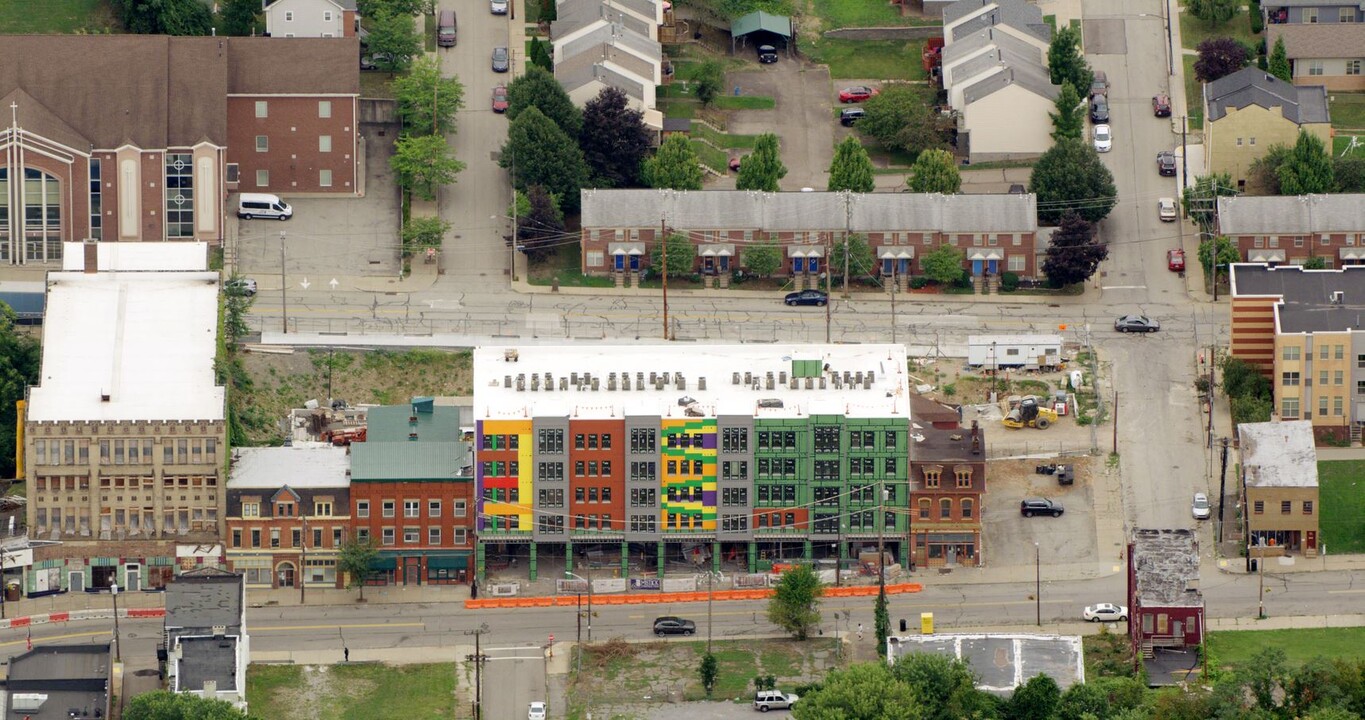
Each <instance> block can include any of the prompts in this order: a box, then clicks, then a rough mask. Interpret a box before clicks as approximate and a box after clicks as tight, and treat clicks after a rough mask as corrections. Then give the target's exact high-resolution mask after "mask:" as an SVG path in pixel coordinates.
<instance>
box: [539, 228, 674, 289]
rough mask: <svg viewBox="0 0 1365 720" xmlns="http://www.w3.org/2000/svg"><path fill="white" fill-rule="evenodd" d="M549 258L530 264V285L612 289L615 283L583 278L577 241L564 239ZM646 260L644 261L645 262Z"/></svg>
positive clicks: (605, 279) (609, 280)
mask: <svg viewBox="0 0 1365 720" xmlns="http://www.w3.org/2000/svg"><path fill="white" fill-rule="evenodd" d="M563 242H564V244H563V245H560V246H559V247H557V248H555V252H554V253H553V254H552V255H550V256H549V257H547V258H545V259H544V260H541V261H539V262H535V263H532V264H531V269H530V272H528V273H527V280H528V281H529V282H530V283H531V284H532V285H553V284H555V283H556V282H558V283H559V285H560V286H562V287H613V286H615V285H616V282H615V281H614V280H612V279H611V278H605V277H585V276H584V275H583V271H582V269H581V268H582V267H583V264H582V257H583V255H582V250H581V249H580V248H579V245H578V241H577V240H571V239H569V238H566V239H565V240H564V241H563ZM647 261H648V260H646V262H647Z"/></svg>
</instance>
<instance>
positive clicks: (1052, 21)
mask: <svg viewBox="0 0 1365 720" xmlns="http://www.w3.org/2000/svg"><path fill="white" fill-rule="evenodd" d="M1043 22H1045V23H1047V26H1048V27H1050V28H1052V34H1053V35H1056V34H1057V16H1056V15H1044V16H1043Z"/></svg>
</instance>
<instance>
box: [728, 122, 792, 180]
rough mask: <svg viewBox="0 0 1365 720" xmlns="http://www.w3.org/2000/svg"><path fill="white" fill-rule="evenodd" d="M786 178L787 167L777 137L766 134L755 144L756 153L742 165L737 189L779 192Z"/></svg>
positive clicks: (759, 137)
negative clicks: (781, 183)
mask: <svg viewBox="0 0 1365 720" xmlns="http://www.w3.org/2000/svg"><path fill="white" fill-rule="evenodd" d="M786 176H787V166H786V165H783V164H782V153H781V151H780V150H779V149H778V145H777V136H776V135H774V134H772V133H764V134H762V135H759V136H758V140H757V141H755V142H754V151H753V152H752V153H749V156H748V157H746V158H744V162H742V163H740V165H739V178H738V179H737V180H736V181H735V187H736V188H738V189H740V190H763V191H765V192H777V191H778V190H780V189H781V187H779V186H778V184H777V183H778V181H779V180H781V179H782V178H784V177H786Z"/></svg>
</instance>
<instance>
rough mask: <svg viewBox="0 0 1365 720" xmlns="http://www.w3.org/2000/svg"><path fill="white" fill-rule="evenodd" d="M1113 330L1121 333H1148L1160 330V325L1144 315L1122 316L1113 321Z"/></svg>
mask: <svg viewBox="0 0 1365 720" xmlns="http://www.w3.org/2000/svg"><path fill="white" fill-rule="evenodd" d="M1114 329H1115V330H1117V331H1119V332H1121V333H1130V332H1137V333H1149V332H1156V331H1157V330H1160V329H1161V323H1158V322H1157V321H1155V320H1153V319H1151V318H1149V317H1147V316H1146V315H1124V316H1122V317H1120V318H1119V319H1117V320H1115V321H1114Z"/></svg>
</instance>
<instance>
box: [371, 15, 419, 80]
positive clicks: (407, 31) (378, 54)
mask: <svg viewBox="0 0 1365 720" xmlns="http://www.w3.org/2000/svg"><path fill="white" fill-rule="evenodd" d="M363 17H365V29H366V30H368V31H369V33H370V34H369V36H368V37H367V38H366V39H365V47H366V48H367V49H368V50H369V51H370V57H372V58H373V59H374V62H375V65H378V66H379V67H380V68H381V69H383V70H386V71H388V72H389V73H390V74H394V73H399V72H402V71H404V70H406V69H407V68H408V66H409V65H411V64H412V59H413V58H415V57H418V56H420V55H421V54H422V38H421V36H420V35H418V34H417V27H416V26H415V25H413V22H412V15H410V14H409V15H403V14H399V13H393V12H384V11H380V12H379V14H377V15H366V16H363Z"/></svg>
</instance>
